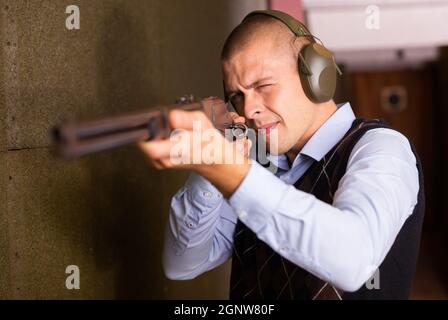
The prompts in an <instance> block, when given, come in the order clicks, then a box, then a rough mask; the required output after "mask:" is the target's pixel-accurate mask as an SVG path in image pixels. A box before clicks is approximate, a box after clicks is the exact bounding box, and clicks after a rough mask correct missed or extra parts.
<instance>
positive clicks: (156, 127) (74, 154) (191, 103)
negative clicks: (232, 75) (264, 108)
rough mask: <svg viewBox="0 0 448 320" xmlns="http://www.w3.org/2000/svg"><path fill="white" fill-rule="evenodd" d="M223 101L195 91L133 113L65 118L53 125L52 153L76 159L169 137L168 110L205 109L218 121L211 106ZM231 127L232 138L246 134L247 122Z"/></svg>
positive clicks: (229, 125)
mask: <svg viewBox="0 0 448 320" xmlns="http://www.w3.org/2000/svg"><path fill="white" fill-rule="evenodd" d="M217 101H220V100H218V99H217V98H214V97H210V98H205V99H201V100H197V101H196V100H195V99H194V96H193V95H189V96H184V97H181V98H179V99H177V101H176V103H175V104H172V105H165V106H160V107H156V108H152V109H151V110H148V111H142V112H138V113H132V114H124V115H119V116H115V117H106V118H100V119H96V120H88V121H81V122H79V121H63V122H62V123H61V124H59V125H56V126H54V127H53V128H52V129H51V138H52V147H51V150H52V153H53V154H54V155H55V156H57V157H59V158H62V159H75V158H79V157H82V156H86V155H89V154H93V153H96V152H100V151H104V150H108V149H112V148H117V147H120V146H124V145H127V144H133V143H136V142H139V141H150V140H159V139H166V138H168V137H169V135H170V132H171V128H170V127H169V124H168V113H169V111H171V110H173V109H181V110H185V111H195V110H202V111H204V112H205V113H206V114H207V115H208V116H209V117H210V118H211V120H212V122H213V124H215V126H216V123H215V119H214V112H213V109H212V106H213V104H214V103H215V102H217ZM223 125H224V128H225V129H230V130H231V134H232V136H231V139H232V140H235V139H240V138H244V137H246V136H247V131H248V128H247V126H246V125H245V124H241V123H238V124H233V123H224V124H223Z"/></svg>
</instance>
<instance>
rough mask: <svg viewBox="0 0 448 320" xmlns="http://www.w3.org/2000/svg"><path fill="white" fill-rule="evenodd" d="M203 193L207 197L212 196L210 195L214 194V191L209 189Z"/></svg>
mask: <svg viewBox="0 0 448 320" xmlns="http://www.w3.org/2000/svg"><path fill="white" fill-rule="evenodd" d="M202 195H203V196H204V197H206V198H210V197H211V196H212V193H211V192H209V191H204V192H203V193H202Z"/></svg>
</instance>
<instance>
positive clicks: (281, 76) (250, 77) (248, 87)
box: [222, 42, 315, 154]
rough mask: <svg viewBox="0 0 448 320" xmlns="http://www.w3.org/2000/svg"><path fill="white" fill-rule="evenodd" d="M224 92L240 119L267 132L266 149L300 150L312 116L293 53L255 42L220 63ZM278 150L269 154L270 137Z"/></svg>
mask: <svg viewBox="0 0 448 320" xmlns="http://www.w3.org/2000/svg"><path fill="white" fill-rule="evenodd" d="M222 67H223V77H224V84H225V90H226V92H227V94H228V97H229V99H230V100H231V101H232V103H233V105H234V107H235V109H236V111H237V112H238V113H239V115H241V116H244V117H245V118H246V123H247V124H248V126H249V127H251V128H253V129H261V128H265V129H266V131H265V132H266V143H267V145H266V148H267V149H268V151H269V152H270V153H272V154H283V153H286V152H288V151H289V150H290V149H291V148H294V147H297V146H299V147H301V146H302V145H303V143H302V142H303V141H302V140H303V139H305V136H306V133H307V130H309V128H310V126H311V124H312V122H313V120H314V116H315V111H314V108H313V107H314V104H313V103H312V102H311V101H310V100H309V99H308V98H307V97H306V96H305V93H304V92H303V89H302V86H301V83H300V78H299V74H298V71H297V62H296V61H294V59H293V54H292V52H289V51H287V50H279V48H275V47H273V45H272V44H270V43H269V42H257V43H254V44H253V45H249V46H247V47H245V48H244V49H242V50H241V51H239V52H238V53H236V54H234V55H233V56H232V57H231V58H230V59H228V60H225V61H223V65H222ZM275 129H277V130H278V131H277V134H278V145H277V146H276V147H277V150H269V146H270V140H271V139H270V137H271V136H272V137H273V138H272V140H273V146H275V145H276V143H275V141H274V140H275V139H274V137H275Z"/></svg>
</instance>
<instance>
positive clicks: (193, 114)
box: [168, 110, 213, 130]
mask: <svg viewBox="0 0 448 320" xmlns="http://www.w3.org/2000/svg"><path fill="white" fill-rule="evenodd" d="M195 121H200V122H201V125H202V128H203V129H208V128H213V125H212V123H211V122H210V119H209V118H208V117H207V116H206V115H205V113H204V112H202V111H183V110H172V111H170V113H169V114H168V122H169V124H170V127H171V128H174V129H186V130H192V129H193V124H194V123H195Z"/></svg>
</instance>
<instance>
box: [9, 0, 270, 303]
mask: <svg viewBox="0 0 448 320" xmlns="http://www.w3.org/2000/svg"><path fill="white" fill-rule="evenodd" d="M72 4H75V5H78V6H79V8H80V12H81V28H80V30H67V29H66V28H65V20H66V17H67V16H68V15H67V14H66V13H65V9H66V7H67V6H68V5H72ZM265 6H266V1H264V0H255V1H254V0H240V1H227V0H215V1H213V2H211V1H206V0H195V1H188V0H183V1H181V0H170V1H162V0H153V1H143V0H132V1H130V0H121V1H120V0H107V1H106V0H104V1H99V0H76V1H73V0H69V1H66V0H47V1H37V0H36V1H25V0H2V1H0V11H1V21H0V23H1V31H0V40H1V50H0V55H1V56H0V59H1V61H2V64H1V69H0V73H1V78H0V79H1V80H0V81H1V85H0V99H1V100H0V115H1V117H0V190H1V192H0V297H1V298H11V299H16V298H24V299H32V298H39V299H48V298H62V299H66V298H69V299H72V298H73V299H78V298H84V299H89V298H98V299H99V298H105V299H113V298H124V299H130V298H162V299H163V298H212V299H213V298H226V297H227V290H228V277H229V265H228V264H227V265H225V266H223V267H221V268H219V269H216V270H214V271H212V272H210V273H208V274H206V275H203V276H201V277H199V278H198V279H195V280H193V281H186V282H177V281H169V280H167V279H166V278H165V277H164V276H163V273H162V269H161V259H160V256H161V247H162V235H163V229H164V226H165V222H166V219H167V212H168V205H169V201H170V197H171V195H172V194H173V193H174V192H175V191H176V190H177V189H178V188H179V186H180V185H181V184H182V183H183V181H184V180H185V178H186V175H187V173H186V172H158V171H155V170H152V169H150V168H149V167H148V166H147V164H146V163H145V161H144V159H143V158H142V156H141V155H140V154H139V153H138V152H137V150H136V149H135V148H134V147H124V148H120V149H117V150H113V151H110V152H105V153H101V154H98V155H94V156H89V157H86V158H83V159H80V160H76V161H72V162H62V161H59V160H56V159H54V158H53V157H52V156H51V155H50V154H49V137H48V130H49V128H50V127H51V126H52V125H53V124H55V123H57V122H58V121H60V120H61V119H63V118H68V117H74V118H81V119H82V118H91V117H95V116H99V115H105V114H118V113H122V112H129V111H133V110H140V109H142V108H145V107H150V106H153V105H157V104H160V103H171V102H173V100H174V99H175V97H176V96H179V95H182V94H185V93H195V94H196V95H198V96H206V95H221V77H220V66H219V51H220V47H221V45H222V43H223V41H224V39H225V37H226V35H227V34H228V32H229V31H230V30H231V29H232V28H233V27H234V26H235V25H236V24H237V23H238V22H239V20H240V19H241V18H242V17H243V16H244V14H245V13H247V12H248V11H251V10H253V9H259V8H265ZM72 264H74V265H77V266H78V267H79V268H80V271H81V289H80V290H67V289H66V287H65V279H66V277H67V276H68V275H67V274H65V268H66V267H67V266H68V265H72Z"/></svg>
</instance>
